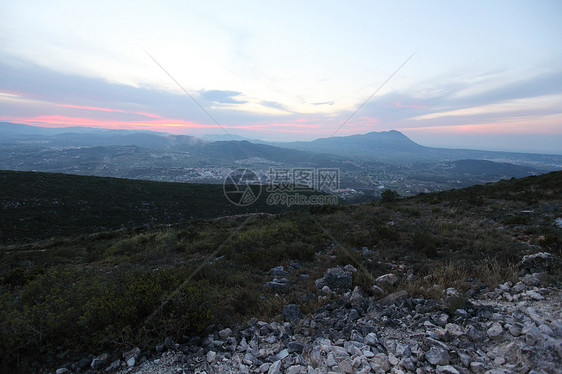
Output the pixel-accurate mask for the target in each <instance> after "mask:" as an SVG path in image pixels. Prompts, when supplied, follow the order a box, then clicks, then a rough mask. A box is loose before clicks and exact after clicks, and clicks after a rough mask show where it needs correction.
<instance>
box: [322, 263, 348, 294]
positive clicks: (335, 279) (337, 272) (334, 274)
mask: <svg viewBox="0 0 562 374" xmlns="http://www.w3.org/2000/svg"><path fill="white" fill-rule="evenodd" d="M352 283H353V277H352V273H351V272H350V271H346V270H344V269H342V268H330V269H328V270H326V272H325V273H324V276H323V277H322V278H320V279H317V280H316V288H318V289H319V290H320V289H322V288H323V287H324V286H328V287H329V288H330V289H331V290H332V291H340V292H341V291H343V292H345V291H348V290H349V289H351V285H352Z"/></svg>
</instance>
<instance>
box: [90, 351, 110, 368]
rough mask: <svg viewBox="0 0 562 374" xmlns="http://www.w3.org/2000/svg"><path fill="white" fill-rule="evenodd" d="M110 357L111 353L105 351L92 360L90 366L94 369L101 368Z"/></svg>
mask: <svg viewBox="0 0 562 374" xmlns="http://www.w3.org/2000/svg"><path fill="white" fill-rule="evenodd" d="M108 358H109V355H108V354H107V353H103V354H101V355H99V356H98V357H96V358H94V359H93V360H92V363H91V364H90V367H91V368H92V369H94V370H100V369H101V368H102V367H104V366H105V365H106V362H107V359H108Z"/></svg>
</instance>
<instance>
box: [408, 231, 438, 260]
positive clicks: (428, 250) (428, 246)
mask: <svg viewBox="0 0 562 374" xmlns="http://www.w3.org/2000/svg"><path fill="white" fill-rule="evenodd" d="M412 246H413V247H414V249H416V250H418V251H423V253H424V254H425V255H426V256H427V257H429V258H434V257H437V255H438V253H437V241H436V240H435V237H434V236H433V235H431V234H430V233H428V232H427V231H416V232H414V235H413V236H412Z"/></svg>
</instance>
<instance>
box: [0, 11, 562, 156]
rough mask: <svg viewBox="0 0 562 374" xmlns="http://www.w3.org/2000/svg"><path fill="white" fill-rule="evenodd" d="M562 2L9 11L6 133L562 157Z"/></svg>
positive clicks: (5, 23) (2, 114) (5, 19)
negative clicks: (213, 138)
mask: <svg viewBox="0 0 562 374" xmlns="http://www.w3.org/2000/svg"><path fill="white" fill-rule="evenodd" d="M561 19H562V2H560V1H558V0H552V1H540V0H538V1H511V0H510V1H493V2H492V1H470V2H467V1H450V0H448V1H392V2H391V1H354V2H344V1H276V2H274V1H160V2H157V1H117V0H111V1H95V2H90V1H56V0H50V1H34V0H29V1H0V121H3V122H14V123H24V124H29V125H35V126H45V127H64V126H88V127H101V128H113V129H143V130H153V131H163V132H169V133H173V134H187V135H195V136H201V135H204V134H233V135H240V136H245V137H249V138H259V139H265V140H277V141H291V140H312V139H316V138H320V137H329V136H346V135H352V134H362V133H367V132H371V131H388V130H393V129H394V130H398V131H401V132H403V133H404V134H406V135H407V136H409V137H410V138H411V139H412V140H414V141H416V142H418V143H420V144H422V145H426V146H438V147H455V148H474V149H490V150H507V151H520V152H538V153H556V154H562V22H560V20H561Z"/></svg>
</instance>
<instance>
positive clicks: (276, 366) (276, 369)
mask: <svg viewBox="0 0 562 374" xmlns="http://www.w3.org/2000/svg"><path fill="white" fill-rule="evenodd" d="M280 372H281V360H277V361H275V362H274V363H273V364H271V366H270V367H269V369H268V370H267V374H279V373H280Z"/></svg>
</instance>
